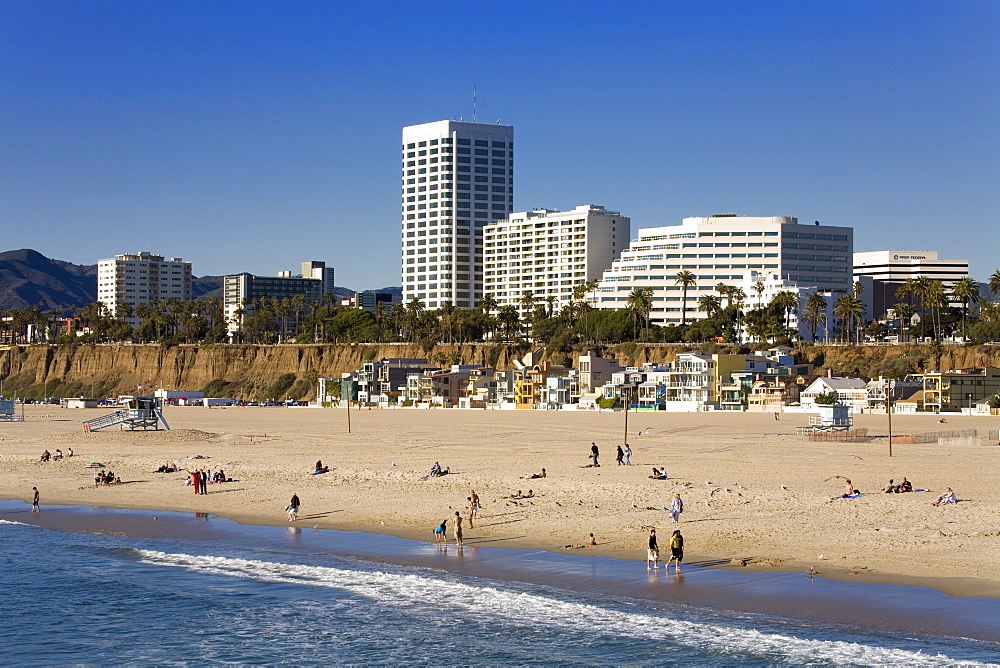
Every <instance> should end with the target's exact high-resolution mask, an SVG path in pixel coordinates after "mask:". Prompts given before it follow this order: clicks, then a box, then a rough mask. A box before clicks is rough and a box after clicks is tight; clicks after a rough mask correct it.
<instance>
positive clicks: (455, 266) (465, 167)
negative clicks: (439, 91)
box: [402, 121, 514, 308]
mask: <svg viewBox="0 0 1000 668" xmlns="http://www.w3.org/2000/svg"><path fill="white" fill-rule="evenodd" d="M402 179H403V182H402V284H403V302H404V303H405V302H408V301H409V300H411V299H413V298H417V299H420V300H421V301H422V302H423V303H424V305H425V306H426V307H427V308H438V307H440V306H441V305H442V304H444V303H445V302H451V303H452V304H454V305H455V306H458V307H461V308H472V307H474V306H476V305H477V304H478V303H479V299H480V298H481V297H482V283H481V277H482V271H483V258H482V249H483V226H485V225H487V224H489V223H492V222H493V221H495V220H500V219H501V218H506V217H507V215H508V214H509V213H510V212H511V211H513V210H514V128H513V127H512V126H510V125H499V124H490V123H466V122H462V121H436V122H433V123H424V124H422V125H411V126H408V127H405V128H403V174H402Z"/></svg>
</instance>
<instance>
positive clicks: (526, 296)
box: [517, 290, 538, 338]
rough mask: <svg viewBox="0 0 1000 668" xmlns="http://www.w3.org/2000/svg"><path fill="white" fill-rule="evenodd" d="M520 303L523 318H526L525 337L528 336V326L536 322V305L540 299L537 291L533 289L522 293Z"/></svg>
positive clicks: (518, 301)
mask: <svg viewBox="0 0 1000 668" xmlns="http://www.w3.org/2000/svg"><path fill="white" fill-rule="evenodd" d="M517 303H518V305H519V306H520V307H521V313H522V315H521V318H522V320H524V329H525V338H527V334H528V328H530V327H531V325H533V324H534V322H535V305H536V304H537V303H538V300H537V299H536V298H535V293H534V292H533V291H531V290H525V291H524V292H522V293H521V297H520V298H519V299H518V300H517Z"/></svg>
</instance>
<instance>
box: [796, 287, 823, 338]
mask: <svg viewBox="0 0 1000 668" xmlns="http://www.w3.org/2000/svg"><path fill="white" fill-rule="evenodd" d="M802 319H803V320H805V321H806V322H807V323H809V331H810V333H811V334H812V340H813V341H814V342H815V341H816V329H817V328H818V327H819V326H820V325H826V297H824V296H823V294H822V293H819V292H814V293H812V294H811V295H809V296H808V297H806V304H805V307H804V308H803V309H802Z"/></svg>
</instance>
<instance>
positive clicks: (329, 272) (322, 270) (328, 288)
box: [302, 260, 334, 294]
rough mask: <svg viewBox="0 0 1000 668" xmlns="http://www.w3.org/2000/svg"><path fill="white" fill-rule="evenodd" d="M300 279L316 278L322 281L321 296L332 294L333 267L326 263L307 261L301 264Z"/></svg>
mask: <svg viewBox="0 0 1000 668" xmlns="http://www.w3.org/2000/svg"><path fill="white" fill-rule="evenodd" d="M302 278H318V279H320V280H321V281H323V294H333V288H334V284H333V267H328V266H326V262H318V261H316V260H309V261H306V262H303V263H302Z"/></svg>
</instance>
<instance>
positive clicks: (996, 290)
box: [989, 269, 1000, 295]
mask: <svg viewBox="0 0 1000 668" xmlns="http://www.w3.org/2000/svg"><path fill="white" fill-rule="evenodd" d="M989 288H990V292H992V293H993V294H994V295H1000V269H997V270H996V271H994V272H993V273H992V274H990V281H989Z"/></svg>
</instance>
